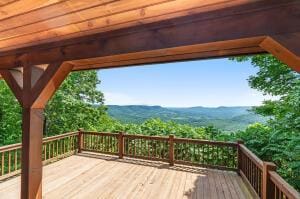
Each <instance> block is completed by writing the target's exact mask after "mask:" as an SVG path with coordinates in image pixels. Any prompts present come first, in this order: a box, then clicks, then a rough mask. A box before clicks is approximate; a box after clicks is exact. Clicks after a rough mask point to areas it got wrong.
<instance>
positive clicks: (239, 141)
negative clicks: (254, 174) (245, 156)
mask: <svg viewBox="0 0 300 199" xmlns="http://www.w3.org/2000/svg"><path fill="white" fill-rule="evenodd" d="M242 144H244V141H243V140H238V141H237V170H238V173H239V174H240V171H241V169H242V151H241V145H242Z"/></svg>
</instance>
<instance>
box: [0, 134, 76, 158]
mask: <svg viewBox="0 0 300 199" xmlns="http://www.w3.org/2000/svg"><path fill="white" fill-rule="evenodd" d="M76 134H78V132H69V133H64V134H60V135H55V136H50V137H45V138H43V143H45V142H50V141H54V140H58V139H61V138H64V137H69V136H72V135H76ZM21 147H22V144H21V143H16V144H10V145H5V146H1V147H0V153H2V152H6V151H10V150H15V149H18V148H21Z"/></svg>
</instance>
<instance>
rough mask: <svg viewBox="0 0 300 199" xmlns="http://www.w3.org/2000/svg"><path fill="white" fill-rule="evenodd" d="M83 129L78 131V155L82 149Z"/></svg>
mask: <svg viewBox="0 0 300 199" xmlns="http://www.w3.org/2000/svg"><path fill="white" fill-rule="evenodd" d="M82 138H83V129H82V128H80V129H78V153H81V152H82V148H83V139H82Z"/></svg>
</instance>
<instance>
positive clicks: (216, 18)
mask: <svg viewBox="0 0 300 199" xmlns="http://www.w3.org/2000/svg"><path fill="white" fill-rule="evenodd" d="M268 5H269V6H265V7H263V8H262V7H261V2H259V3H257V4H251V6H249V7H248V9H245V5H243V6H236V7H230V8H226V9H222V10H218V11H210V12H205V13H199V14H193V15H190V16H185V17H180V18H174V19H173V18H172V19H168V20H165V21H160V22H155V23H151V24H142V25H139V26H135V27H129V28H124V29H121V30H115V31H110V32H105V33H100V34H95V35H90V36H85V37H81V38H76V39H70V40H65V41H61V42H54V43H49V44H45V45H39V46H35V47H28V48H24V49H18V50H15V51H10V52H6V53H4V54H3V56H2V57H0V63H1V65H0V68H9V67H16V66H19V65H22V64H32V65H36V64H43V63H52V62H59V61H72V60H79V59H89V58H94V57H108V56H114V55H122V54H124V55H125V54H128V55H131V54H132V53H137V52H140V53H147V52H149V51H152V52H154V51H156V50H161V51H160V52H163V53H164V52H167V51H164V50H165V49H175V48H181V47H188V46H197V45H202V44H207V43H210V44H212V43H216V42H219V41H220V42H221V41H224V42H226V41H232V40H239V41H240V44H241V45H240V46H239V48H240V49H244V48H246V47H259V44H258V43H257V42H253V45H250V46H249V43H247V42H245V41H247V40H249V39H253V38H257V37H265V36H268V35H274V34H278V33H282V32H285V33H291V32H295V31H299V30H300V20H299V15H296V14H295V13H299V12H298V11H299V10H300V3H297V2H296V3H295V2H293V3H286V4H282V3H281V4H278V5H277V4H274V3H269V4H268ZM279 20H281V21H282V23H278V21H279ZM253 22H255V23H253ZM250 23H251V28H249V24H250ZM227 45H228V44H227ZM252 49H254V48H252ZM256 49H257V51H258V52H261V48H256ZM218 50H219V51H220V50H223V48H222V47H221V46H218V45H217V46H216V49H215V51H214V52H215V53H216V54H215V55H213V54H210V56H211V57H216V56H218V55H219V51H218ZM236 53H237V54H238V52H236ZM253 53H255V52H253ZM164 55H165V54H162V56H164ZM230 55H232V54H230ZM222 56H226V54H222ZM199 57H201V58H202V56H200V55H199Z"/></svg>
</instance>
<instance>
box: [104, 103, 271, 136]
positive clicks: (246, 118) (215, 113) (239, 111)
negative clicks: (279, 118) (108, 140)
mask: <svg viewBox="0 0 300 199" xmlns="http://www.w3.org/2000/svg"><path fill="white" fill-rule="evenodd" d="M107 107H108V114H109V115H110V116H111V117H113V118H115V119H117V120H119V121H121V122H124V123H142V122H144V121H146V120H148V119H151V118H160V119H161V120H163V121H174V122H177V123H180V124H189V125H193V126H209V125H213V126H215V127H216V128H219V129H221V130H224V131H236V130H244V129H245V128H246V127H247V126H248V125H249V124H253V123H256V122H260V123H265V122H266V121H267V118H265V117H262V116H260V115H257V114H255V113H253V112H251V111H250V110H251V108H252V107H249V106H240V107H216V108H210V107H201V106H198V107H189V108H172V107H161V106H144V105H128V106H119V105H108V106H107Z"/></svg>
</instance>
